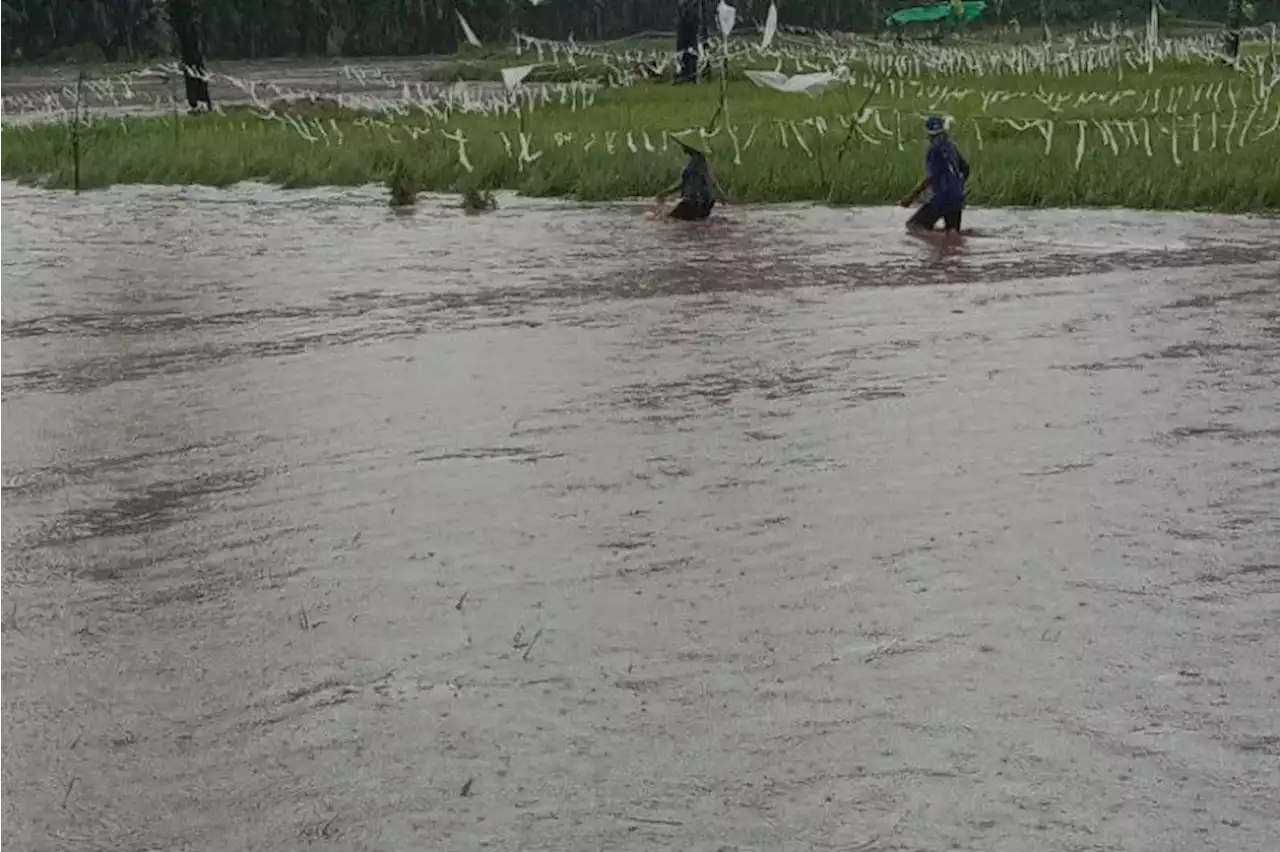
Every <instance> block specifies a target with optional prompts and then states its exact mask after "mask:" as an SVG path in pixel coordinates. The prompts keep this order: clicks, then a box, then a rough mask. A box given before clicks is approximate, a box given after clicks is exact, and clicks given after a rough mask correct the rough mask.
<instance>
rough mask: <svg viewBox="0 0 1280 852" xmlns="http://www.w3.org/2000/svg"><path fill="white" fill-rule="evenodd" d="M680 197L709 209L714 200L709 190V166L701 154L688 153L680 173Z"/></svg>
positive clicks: (682, 199)
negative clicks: (686, 160)
mask: <svg viewBox="0 0 1280 852" xmlns="http://www.w3.org/2000/svg"><path fill="white" fill-rule="evenodd" d="M680 199H681V201H682V202H683V201H688V202H690V203H692V204H694V205H696V206H698V207H706V208H707V212H710V211H711V205H712V203H713V202H714V201H715V198H714V197H713V195H712V191H711V167H710V166H708V165H707V158H706V157H704V156H703V155H702V154H690V155H689V162H688V163H686V164H685V167H684V171H683V172H681V173H680Z"/></svg>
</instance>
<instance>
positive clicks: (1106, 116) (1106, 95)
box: [0, 62, 1280, 212]
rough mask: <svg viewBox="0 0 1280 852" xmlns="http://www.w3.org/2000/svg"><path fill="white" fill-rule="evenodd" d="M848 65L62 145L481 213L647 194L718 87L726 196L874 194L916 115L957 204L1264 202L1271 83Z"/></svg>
mask: <svg viewBox="0 0 1280 852" xmlns="http://www.w3.org/2000/svg"><path fill="white" fill-rule="evenodd" d="M756 64H757V66H763V65H764V64H765V63H756ZM851 70H852V75H853V77H854V79H855V80H856V83H855V85H853V86H851V87H850V86H836V87H833V88H832V89H831V90H829V91H828V92H827V93H826V94H825V95H823V96H822V97H819V98H816V99H814V98H809V97H805V96H803V95H797V94H789V93H784V92H778V91H774V90H772V89H767V88H759V87H756V86H755V85H752V84H749V83H742V82H729V83H728V84H727V86H726V87H725V89H724V91H723V94H722V92H721V90H720V87H719V85H702V86H680V87H676V86H671V85H666V84H645V85H633V86H627V87H621V88H613V89H607V90H601V91H599V92H597V94H596V95H595V100H594V103H593V104H592V105H590V106H583V105H582V103H581V100H580V99H572V98H571V99H568V100H567V101H566V103H563V104H562V103H560V102H559V101H558V98H557V97H556V96H554V95H552V96H551V97H550V98H549V100H548V101H547V102H543V101H541V100H540V99H537V98H535V99H534V104H533V106H526V107H523V108H522V109H521V111H520V113H519V115H518V116H517V115H513V112H515V110H514V109H512V108H504V109H492V108H491V109H489V110H488V111H487V112H486V111H470V112H468V111H462V110H444V111H442V112H438V113H430V114H428V112H426V111H419V110H414V109H408V110H403V109H402V110H401V111H399V112H392V111H386V112H378V111H377V110H376V109H375V110H372V111H368V110H366V111H364V112H356V111H353V110H350V109H341V108H336V107H334V106H333V105H331V104H323V105H322V107H323V108H317V109H314V110H302V111H293V110H290V111H288V112H287V113H286V112H285V111H281V112H279V113H277V114H276V115H275V117H273V118H268V119H263V118H261V117H259V116H258V115H256V114H255V113H253V112H252V111H250V110H247V109H232V110H229V111H228V112H227V113H226V114H224V115H196V116H171V117H163V118H160V117H157V118H132V119H113V120H106V121H103V120H99V121H97V122H94V123H93V124H92V125H91V132H92V134H93V144H92V145H89V146H85V147H84V148H83V149H82V151H81V156H80V181H81V185H82V186H83V187H85V188H92V187H102V186H109V185H112V184H118V183H162V184H164V183H168V184H191V183H199V184H208V185H214V186H223V185H227V184H231V183H235V182H238V181H243V180H259V181H267V182H273V183H276V184H280V185H282V186H314V185H361V184H367V183H371V182H372V183H385V184H386V185H387V186H388V188H389V191H390V192H391V193H392V196H393V200H394V199H395V198H397V197H398V198H400V199H402V200H403V199H405V198H407V197H408V194H409V193H415V194H416V192H418V191H438V192H459V193H462V194H463V195H464V204H465V205H467V206H471V204H470V202H471V201H473V200H474V201H477V202H479V203H480V204H479V206H484V205H485V204H486V203H487V202H486V201H485V199H486V198H491V197H492V196H491V195H485V193H490V192H491V191H492V190H494V189H510V190H516V191H518V192H522V193H526V194H529V195H539V196H568V197H576V198H579V199H583V200H611V199H620V198H635V197H650V196H652V195H654V194H655V193H657V192H658V191H659V190H660V189H661V188H663V187H664V186H665V185H668V184H669V183H670V182H671V181H672V180H673V178H674V177H675V175H676V174H678V171H679V169H680V167H681V165H682V160H683V158H682V155H681V154H680V149H679V147H678V146H677V145H676V144H674V142H673V141H671V139H670V137H669V135H668V134H672V133H677V132H680V131H686V130H693V131H695V132H698V130H699V129H700V128H703V127H704V126H705V125H706V123H707V119H708V116H711V115H714V114H716V112H717V107H718V106H719V105H720V103H721V98H722V97H723V98H724V102H725V103H727V104H728V105H729V107H730V109H729V112H728V118H727V120H726V121H721V122H719V126H718V127H716V128H715V129H709V130H708V131H707V132H709V133H711V134H712V135H711V136H710V138H709V140H708V144H709V146H710V149H711V157H712V160H713V162H714V165H715V170H716V174H717V177H718V178H719V179H720V181H721V183H723V184H724V187H725V189H726V191H727V192H728V193H729V194H730V195H731V196H733V197H735V198H737V199H739V200H742V201H747V202H784V201H824V200H829V201H831V202H832V203H837V204H880V203H886V202H893V201H895V200H897V199H898V198H900V197H901V196H902V194H903V192H904V191H905V190H906V189H907V188H909V187H910V186H911V184H913V183H914V182H915V181H916V180H917V179H918V178H919V175H920V173H921V171H922V169H923V159H924V152H925V146H926V140H925V137H924V135H923V132H922V120H923V118H924V116H925V115H927V114H931V113H935V114H942V115H944V116H947V117H949V118H950V120H951V126H952V130H951V133H952V136H953V138H954V139H955V140H956V142H957V144H959V145H960V147H961V149H962V150H963V151H964V152H965V155H966V157H967V158H968V159H969V161H970V163H971V164H972V166H973V177H972V180H971V183H970V188H969V197H970V200H971V203H973V204H977V205H1030V206H1061V207H1076V206H1113V205H1114V206H1127V207H1138V208H1164V209H1207V210H1219V211H1233V212H1239V211H1259V210H1275V209H1280V169H1276V168H1275V165H1274V164H1275V163H1276V162H1280V130H1278V129H1277V125H1280V94H1277V91H1276V90H1275V89H1268V88H1265V87H1259V86H1257V85H1256V81H1254V80H1253V79H1252V78H1250V77H1248V76H1246V75H1242V74H1239V73H1237V72H1234V71H1231V70H1230V69H1227V68H1222V67H1219V66H1214V65H1205V64H1200V65H1194V64H1188V63H1177V62H1168V63H1164V64H1162V65H1160V66H1159V67H1158V69H1157V73H1155V74H1150V75H1149V74H1146V73H1145V72H1144V73H1141V74H1133V75H1131V76H1130V77H1126V79H1125V80H1124V81H1123V82H1119V83H1118V82H1117V81H1116V80H1115V79H1113V78H1112V76H1111V75H1110V73H1109V72H1105V71H1100V72H1097V73H1089V74H1077V75H1066V76H1056V75H1043V76H1038V77H1029V76H1027V75H1016V74H988V75H981V76H979V75H963V74H958V75H953V76H952V77H950V78H947V79H945V80H941V79H933V78H908V77H890V78H888V79H886V80H885V81H884V82H883V84H881V85H880V87H879V88H878V89H876V91H875V92H874V94H873V95H872V96H871V98H870V100H869V101H868V102H867V104H866V108H865V109H859V105H860V104H861V103H862V102H863V100H864V97H865V96H866V95H867V94H868V93H869V92H870V84H871V75H870V73H868V69H864V68H860V67H856V66H855V67H854V68H853V69H851ZM530 91H534V89H530ZM175 130H177V131H179V132H175ZM4 133H5V137H6V138H5V142H6V143H7V144H5V145H4V146H3V147H2V148H0V173H2V174H3V176H4V177H5V178H12V179H18V180H22V181H25V182H28V183H35V184H40V185H44V186H49V187H70V186H71V185H72V183H73V180H74V173H73V157H72V152H71V150H70V140H69V139H68V135H67V132H66V129H65V127H62V126H58V125H53V124H44V125H28V126H14V127H6V128H5V131H4ZM1082 134H1083V141H1081V139H1082ZM522 137H523V139H522ZM522 142H523V143H524V145H523V146H522ZM842 146H843V147H844V151H843V154H841V153H840V152H841V148H842Z"/></svg>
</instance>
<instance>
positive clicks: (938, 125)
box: [924, 115, 947, 136]
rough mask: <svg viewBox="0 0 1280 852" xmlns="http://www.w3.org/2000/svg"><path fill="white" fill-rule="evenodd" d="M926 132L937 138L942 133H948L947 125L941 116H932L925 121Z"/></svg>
mask: <svg viewBox="0 0 1280 852" xmlns="http://www.w3.org/2000/svg"><path fill="white" fill-rule="evenodd" d="M924 132H925V133H928V134H929V135H930V136H937V135H939V134H940V133H946V132H947V123H946V122H945V121H943V120H942V119H941V118H940V117H939V116H936V115H931V116H929V117H928V118H926V119H925V120H924Z"/></svg>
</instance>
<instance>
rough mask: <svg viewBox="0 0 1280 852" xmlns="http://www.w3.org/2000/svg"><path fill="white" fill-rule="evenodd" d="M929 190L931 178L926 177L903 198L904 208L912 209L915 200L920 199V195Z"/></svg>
mask: <svg viewBox="0 0 1280 852" xmlns="http://www.w3.org/2000/svg"><path fill="white" fill-rule="evenodd" d="M928 188H929V176H928V175H925V176H924V177H922V178H920V182H919V183H917V184H916V185H915V186H913V187H912V188H911V191H910V192H909V193H907V194H906V195H905V196H904V197H903V199H902V206H903V207H910V206H911V205H912V204H913V203H914V202H915V200H916V199H917V198H919V197H920V193H922V192H924V191H925V190H926V189H928Z"/></svg>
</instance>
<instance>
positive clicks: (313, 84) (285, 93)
mask: <svg viewBox="0 0 1280 852" xmlns="http://www.w3.org/2000/svg"><path fill="white" fill-rule="evenodd" d="M446 61H447V60H445V59H442V58H440V57H432V56H421V57H414V58H411V59H406V58H401V57H360V58H341V59H332V60H315V59H313V60H305V59H267V60H258V61H234V62H213V63H210V66H209V73H210V76H209V93H210V97H211V98H212V100H213V103H214V105H215V108H219V107H224V106H246V105H250V104H253V103H254V101H255V98H256V99H257V100H258V102H259V104H260V105H262V106H264V107H265V106H267V105H270V104H272V103H278V102H279V101H280V100H296V99H299V98H312V97H315V98H325V99H330V98H332V99H340V100H341V102H342V103H343V104H344V105H345V106H349V107H352V108H374V109H376V108H378V107H380V106H382V105H384V104H385V103H386V102H387V101H388V100H395V101H399V100H401V99H402V98H406V99H412V98H413V97H417V98H418V99H419V100H421V99H422V98H424V97H426V96H432V95H443V94H445V93H446V91H448V90H454V91H462V90H466V91H467V92H469V93H471V94H472V95H473V96H479V95H484V94H492V93H494V92H499V91H503V86H502V84H501V83H497V82H483V81H472V82H466V83H441V82H433V81H431V79H430V77H431V76H432V72H433V71H435V70H437V69H438V68H439V66H441V65H442V64H445V62H446ZM172 65H173V63H172V61H169V62H156V63H155V64H154V65H151V66H145V67H144V66H139V67H137V68H125V67H120V68H111V67H104V68H101V69H97V70H91V71H89V72H87V73H86V77H85V80H84V82H83V83H82V84H81V86H80V90H79V93H78V94H77V91H76V87H77V74H78V73H79V69H78V67H77V66H71V65H68V66H65V67H58V66H32V67H17V68H6V69H5V73H4V80H3V89H4V96H3V111H2V118H3V121H4V123H5V124H23V123H31V122H38V121H49V120H64V119H65V118H66V114H67V113H68V112H71V111H73V110H75V109H76V102H77V98H79V102H80V106H79V109H80V111H81V114H83V115H87V116H91V117H94V118H119V117H122V116H129V115H133V116H148V115H168V114H171V113H172V112H173V111H174V110H175V108H176V109H180V110H182V111H183V112H185V111H186V110H187V101H186V93H185V90H184V89H183V84H182V77H181V75H179V74H178V73H176V71H175V70H174V69H173V68H172V67H171V66H172ZM577 85H578V86H579V87H581V86H583V85H585V84H577ZM542 87H543V88H547V89H550V90H552V91H556V92H558V91H559V90H560V89H561V88H564V84H542ZM175 105H176V106H175Z"/></svg>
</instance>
